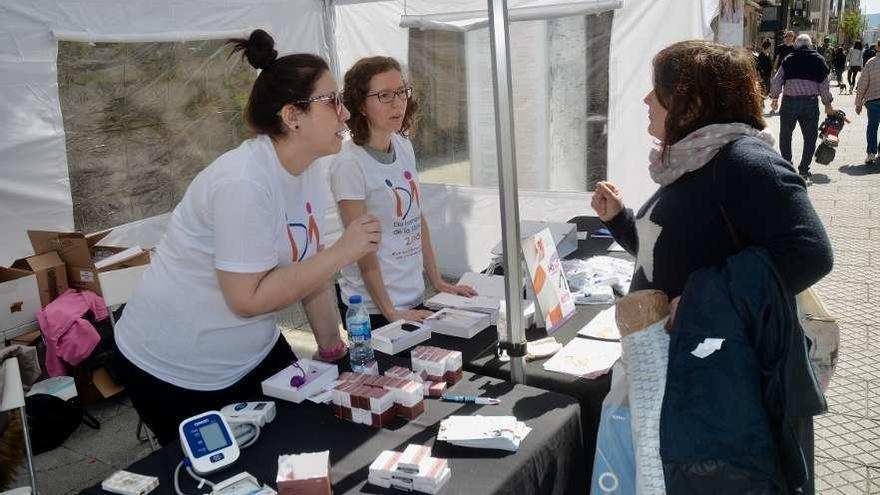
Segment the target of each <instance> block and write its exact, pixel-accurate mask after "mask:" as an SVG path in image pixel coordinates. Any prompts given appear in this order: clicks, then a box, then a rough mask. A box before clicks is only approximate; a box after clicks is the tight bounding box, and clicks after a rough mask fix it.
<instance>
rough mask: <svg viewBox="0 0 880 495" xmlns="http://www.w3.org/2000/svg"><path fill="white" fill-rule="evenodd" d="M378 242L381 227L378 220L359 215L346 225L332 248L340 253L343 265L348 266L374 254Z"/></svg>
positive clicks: (380, 238)
mask: <svg viewBox="0 0 880 495" xmlns="http://www.w3.org/2000/svg"><path fill="white" fill-rule="evenodd" d="M380 240H382V226H381V224H379V220H378V219H376V217H374V216H372V215H361V216H359V217H357V218H355V219H354V220H353V221H352V222H351V223H349V224H348V227H346V229H345V232H343V233H342V236H341V237H340V238H339V240H338V241H336V243H335V244H333V248H335V249H336V250H337V251H338V252H339V253H340V255H341V256H342V259H343V260H344V261H345V264H346V265H350V264H351V263H354V262H355V261H357V260H359V259H361V258H363V257H364V256H365V255H368V254H370V253H375V252H376V250H377V249H379V241H380Z"/></svg>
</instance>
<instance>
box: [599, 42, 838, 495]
mask: <svg viewBox="0 0 880 495" xmlns="http://www.w3.org/2000/svg"><path fill="white" fill-rule="evenodd" d="M653 82H654V87H653V90H652V91H651V92H650V93H649V94H648V95H647V96H646V97H645V99H644V102H645V104H646V105H647V106H648V119H649V122H650V123H649V127H648V134H650V135H651V136H653V137H654V138H655V139H656V141H657V143H656V146H655V148H654V149H653V150H652V151H651V153H650V156H649V160H648V161H649V164H650V165H649V173H650V175H651V178H652V179H653V180H654V182H656V183H657V184H658V185H659V186H660V187H659V189H658V190H657V191H656V192H655V193H654V194H653V195H652V196H651V197H650V198H649V199H648V200H647V201H646V202H645V204H644V205H643V206H642V207H641V208H640V209H639V211H638V213H637V214H633V211H632V210H630V209H627V208H625V207H624V203H623V196H622V194H621V191H620V190H619V189H618V188H617V187H616V186H615V185H614V184H612V183H610V182H600V183H599V184H598V185H597V188H596V192H595V193H594V195H593V200H592V206H593V209H594V210H595V211H596V213H597V214H598V216H599V218H600V219H601V220H602V221H603V222H604V223H605V225H606V226H607V227H608V228H609V230H610V231H611V233H612V235H613V236H614V239H615V240H616V241H617V242H618V243H620V245H621V246H623V247H624V248H625V249H626V250H627V251H628V252H629V253H630V254H632V255H633V256H635V257H636V258H637V262H636V269H635V273H634V274H633V279H632V285H631V287H630V291H631V292H635V291H638V290H643V289H657V290H661V291H663V292H665V293H666V294H667V295H668V296H669V298H670V299H671V300H673V307H675V303H677V298H678V297H679V296H680V295H681V294H682V292H683V289H684V287H685V284H686V282H687V281H688V277H689V276H690V275H691V274H692V273H694V272H697V271H699V270H701V269H703V268H708V267H717V266H720V265H721V264H722V263H724V262H725V260H726V259H727V258H728V257H731V256H733V255H735V254H737V253H738V252H739V251H740V249H741V248H743V247H757V248H764V249H765V250H766V252H767V253H768V255H769V258H770V259H771V260H772V264H773V265H774V267H775V269H776V271H777V272H778V274H779V278H780V279H781V280H782V282H783V283H784V284H783V285H784V286H785V288H786V289H787V294H788V295H789V296H790V297H791V298H793V297H794V295H795V294H797V293H799V292H801V291H803V290H804V289H806V288H808V287H810V286H811V285H812V284H814V283H815V282H816V281H818V280H819V279H821V278H822V277H823V276H825V275H826V274H827V273H828V272H829V271H830V270H831V266H832V252H831V245H830V242H829V240H828V237H827V235H826V233H825V229H824V227H823V226H822V223H821V221H820V220H819V217H818V216H817V214H816V212H815V210H814V209H813V206H812V204H811V202H810V199H809V197H808V196H807V190H806V187H805V184H804V181H803V179H802V178H801V177H800V176H798V174H797V173H795V171H794V169H793V167H792V165H791V164H790V163H788V162H787V161H785V160H784V159H782V157H781V156H780V155H779V153H778V152H777V151H776V150H774V149H773V147H772V144H771V142H772V137H771V136H769V133H767V132H766V131H765V128H766V123H765V122H764V118H763V116H762V107H763V105H762V96H761V94H760V90H759V88H760V86H759V85H758V84H757V74H756V71H755V68H754V64H753V61H752V57H751V55H750V54H749V53H748V52H747V51H745V50H743V49H741V48H732V47H728V46H725V45H721V44H718V43H713V42H709V41H685V42H681V43H676V44H674V45H672V46H670V47H668V48H666V49H664V50H662V51H660V53H659V54H657V56H656V57H655V59H654V80H653ZM734 232H735V234H736V237H734ZM736 239H739V241H740V242H741V243H740V242H737V240H736ZM673 321H674V317H673ZM672 331H673V332H675V328H674V327H673V329H672ZM805 373H808V372H805ZM798 392H799V393H800V392H802V393H803V396H804V397H807V396H809V397H811V398H812V399H816V400H817V401H818V402H821V403H822V404H824V402H822V401H821V394H820V393H819V392H818V390H813V389H806V390H800V389H799V390H798ZM811 394H819V396H818V397H817V396H815V395H811ZM798 419H799V420H800V423H798V426H797V428H798V430H797V431H796V432H795V433H796V434H797V435H798V438H799V440H798V441H799V442H800V443H801V446H802V448H803V456H804V457H803V460H802V461H801V462H802V463H803V464H804V465H805V466H807V467H805V469H807V470H808V473H809V474H808V476H807V477H808V481H807V483H808V484H809V483H811V481H810V480H811V479H812V473H813V470H812V469H813V429H812V417H805V418H798ZM705 448H708V447H705ZM661 452H662V450H661ZM798 455H800V454H798ZM709 474H711V473H709ZM789 476H790V477H789ZM780 477H782V476H781V475H780ZM777 481H778V482H779V485H785V484H786V483H788V484H792V483H800V482H803V480H802V479H801V477H800V475H798V474H796V473H794V474H793V472H788V471H786V473H785V477H784V479H782V480H780V479H777ZM798 486H799V485H797V484H795V485H794V486H788V488H787V489H786V490H783V491H784V492H785V493H794V492H795V488H797V487H798ZM804 488H805V492H804V493H809V492H811V490H812V488H811V487H809V486H805V487H804ZM762 493H763V492H762ZM773 493H777V492H773Z"/></svg>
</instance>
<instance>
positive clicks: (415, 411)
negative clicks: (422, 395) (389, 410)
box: [396, 400, 425, 420]
mask: <svg viewBox="0 0 880 495" xmlns="http://www.w3.org/2000/svg"><path fill="white" fill-rule="evenodd" d="M396 409H397V415H398V416H400V417H401V418H406V419H408V420H413V419H416V418H418V417H419V416H420V415H421V414H422V413H423V412H425V401H423V400H420V401H419V402H418V403H417V404H416V405H414V406H413V407H404V406H401V405H400V404H397V407H396Z"/></svg>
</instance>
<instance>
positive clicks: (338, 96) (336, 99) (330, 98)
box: [294, 91, 342, 115]
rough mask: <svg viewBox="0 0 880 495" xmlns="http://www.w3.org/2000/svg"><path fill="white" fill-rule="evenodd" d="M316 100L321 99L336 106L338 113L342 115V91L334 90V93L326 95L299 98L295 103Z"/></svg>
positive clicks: (299, 103) (302, 103)
mask: <svg viewBox="0 0 880 495" xmlns="http://www.w3.org/2000/svg"><path fill="white" fill-rule="evenodd" d="M316 101H320V102H322V103H326V104H328V105H330V104H332V105H333V106H335V107H336V115H342V92H341V91H334V92H332V93H327V94H325V95H318V96H313V97H311V98H308V99H305V100H297V101H295V102H294V103H296V104H297V105H308V104H310V103H314V102H316Z"/></svg>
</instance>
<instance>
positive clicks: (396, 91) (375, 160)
mask: <svg viewBox="0 0 880 495" xmlns="http://www.w3.org/2000/svg"><path fill="white" fill-rule="evenodd" d="M344 89H345V90H344V92H343V95H344V101H345V105H346V106H347V107H348V108H350V109H351V111H352V116H351V119H350V120H349V127H350V128H351V135H352V140H351V141H350V142H346V143H345V144H343V146H342V151H341V152H340V153H339V154H338V155H337V156H336V157H334V160H333V165H332V170H331V172H330V183H331V186H332V188H333V195H334V196H335V198H336V201H337V204H338V205H339V215H340V217H341V218H342V222H343V223H344V224H345V225H348V224H350V223H351V222H353V221H355V220H356V219H357V218H359V217H360V216H362V215H364V214H367V213H369V214H370V215H373V216H375V217H376V218H378V219H379V221H380V222H381V223H382V232H383V235H382V242H381V243H380V245H379V249H378V251H377V252H376V253H375V254H370V255H367V256H364V257H363V258H361V259H360V261H358V262H357V264H352V265H349V266H347V267H345V268H343V270H342V277H341V278H340V280H339V300H338V303H339V312H340V314H342V315H343V318H344V315H345V311H346V309H347V305H348V301H349V297H350V296H352V295H361V296H363V300H364V303H365V307H366V308H367V311H368V312H369V313H370V320H371V324H372V326H373V328H377V327H379V326H382V325H385V324H386V323H388V322H389V321H395V320H399V319H404V320H422V319H424V318H426V317H428V316H430V314H431V313H432V312H431V311H427V310H425V309H423V308H424V307H423V306H422V302H423V298H424V294H425V282H424V277H423V275H422V274H423V272H426V273H427V275H428V280H429V281H430V282H431V284H432V285H433V286H434V288H435V289H437V290H438V291H440V292H449V293H452V294H458V295H463V296H473V295H476V292H475V291H474V290H473V289H472V288H470V287H467V286H459V285H453V284H450V283H447V282H446V281H444V280H443V278H442V277H441V276H440V270H439V268H438V267H437V261H436V258H435V256H434V248H433V246H432V244H431V234H430V231H429V230H428V222H427V220H426V219H425V215H424V214H423V211H422V208H423V205H424V198H423V197H422V190H421V185H420V184H419V179H418V174H417V172H416V156H415V152H414V151H413V146H412V143H411V142H410V140H409V139H408V138H407V135H408V134H407V133H408V131H409V130H410V128H411V127H412V125H413V123H414V120H415V118H416V115H417V113H418V104H417V102H416V101H415V99H414V98H413V93H412V88H411V87H410V86H408V85H407V84H406V81H405V80H404V79H403V72H402V71H401V67H400V64H399V63H398V62H397V61H396V60H394V59H393V58H390V57H369V58H363V59H361V60H359V61H358V62H357V63H355V64H354V66H352V68H351V69H349V70H348V72H346V74H345V88H344Z"/></svg>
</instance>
